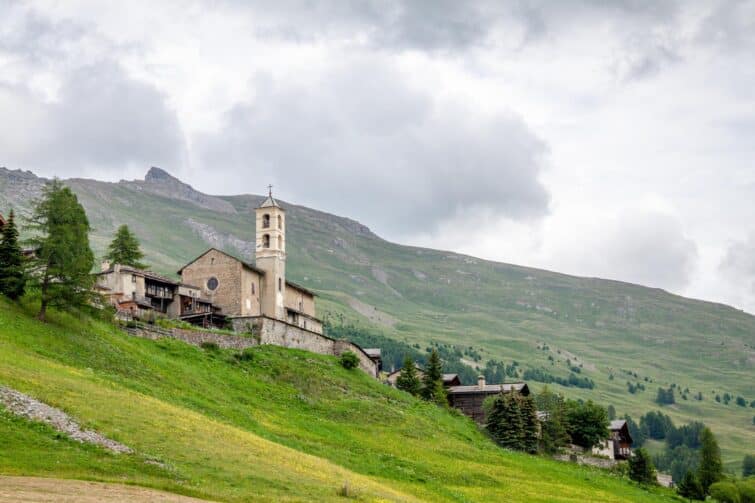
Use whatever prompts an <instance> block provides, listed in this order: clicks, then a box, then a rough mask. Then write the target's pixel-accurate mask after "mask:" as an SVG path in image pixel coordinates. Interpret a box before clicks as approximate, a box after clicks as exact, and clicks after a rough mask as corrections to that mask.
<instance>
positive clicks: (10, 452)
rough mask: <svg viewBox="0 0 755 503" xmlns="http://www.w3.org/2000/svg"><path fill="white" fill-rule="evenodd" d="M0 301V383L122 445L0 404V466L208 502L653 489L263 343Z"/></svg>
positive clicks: (593, 497) (590, 496)
mask: <svg viewBox="0 0 755 503" xmlns="http://www.w3.org/2000/svg"><path fill="white" fill-rule="evenodd" d="M30 311H31V307H29V306H26V307H18V306H13V305H10V304H8V303H6V302H5V301H0V384H2V385H5V386H8V387H11V388H14V389H17V390H19V391H21V392H24V393H27V394H29V395H32V396H34V397H36V398H38V399H39V400H41V401H43V402H45V403H47V404H50V405H52V406H55V407H58V408H60V409H62V410H64V411H65V412H66V413H68V414H70V415H71V416H73V417H75V418H77V419H78V420H79V421H81V422H82V423H83V424H84V425H86V427H87V428H90V429H93V430H95V431H99V432H101V433H102V434H104V435H107V436H108V437H110V438H113V439H115V440H117V441H119V442H122V443H124V444H126V445H128V446H130V447H132V448H133V449H134V450H135V453H134V454H120V455H117V454H113V453H110V452H109V451H104V450H102V449H101V448H98V447H94V446H91V445H84V444H79V443H77V442H73V441H71V440H68V439H66V438H65V437H63V436H61V435H58V434H56V433H55V432H54V431H53V430H50V429H49V428H48V427H47V426H44V425H40V424H36V423H30V422H27V421H25V420H21V419H18V418H16V417H14V416H11V415H9V413H8V412H0V437H1V438H3V442H2V443H0V474H3V475H34V476H44V477H56V478H72V479H90V480H99V481H110V482H113V481H117V482H126V483H129V484H137V485H142V486H148V487H152V488H156V489H162V490H168V491H172V492H177V493H181V494H184V495H189V496H195V497H201V498H207V499H215V500H221V501H242V500H250V499H254V500H270V501H287V500H289V501H294V500H296V501H300V500H335V499H339V498H340V497H341V496H339V494H341V493H345V492H347V493H348V494H350V495H352V496H354V497H356V498H358V499H362V500H384V501H415V500H425V501H428V500H430V501H563V502H567V501H664V500H667V499H668V500H671V498H670V497H669V496H668V493H665V492H664V491H663V490H660V489H657V490H654V491H653V492H648V491H645V490H642V489H639V488H637V487H635V486H633V485H631V484H630V483H628V482H626V481H624V480H622V479H619V478H617V477H615V476H611V475H609V474H606V473H604V472H600V471H597V470H594V469H588V468H579V467H575V466H572V465H569V464H564V463H558V462H555V461H550V460H546V459H543V458H537V457H531V456H527V455H520V454H515V453H508V452H505V451H503V450H501V449H499V448H497V447H496V446H494V445H493V444H491V443H490V442H489V441H488V440H487V439H486V438H485V437H484V436H483V435H482V434H481V433H480V432H479V431H478V430H477V428H476V427H475V426H474V425H473V424H472V423H471V422H470V421H469V420H468V419H466V418H464V417H461V416H460V415H458V414H455V413H450V412H446V411H443V410H440V409H438V408H436V407H434V406H432V405H429V404H426V403H422V402H420V401H417V400H415V399H413V398H411V397H409V396H408V395H406V394H404V393H401V392H398V391H396V390H393V389H391V388H388V387H386V386H384V385H381V384H379V383H378V382H376V381H374V380H372V379H370V378H369V377H367V376H366V375H365V374H364V373H362V372H358V371H347V370H345V369H343V368H341V367H340V366H339V365H338V364H337V362H336V361H335V359H334V358H331V357H325V356H320V355H315V354H312V353H307V352H301V351H295V350H286V349H282V348H277V347H260V348H256V350H255V352H254V353H253V357H252V359H251V361H250V360H240V359H238V358H236V357H234V354H233V353H232V352H225V351H219V350H212V349H207V350H203V349H199V348H195V347H192V346H188V345H185V344H183V343H181V342H178V341H175V340H161V341H149V340H143V339H138V338H133V337H130V336H128V335H125V334H124V333H122V332H120V331H119V330H118V329H116V328H114V327H112V326H110V325H109V324H107V323H104V322H98V321H93V320H90V319H88V318H86V317H83V316H82V317H72V316H68V315H57V316H55V317H54V320H53V321H52V322H51V323H49V324H40V323H39V322H37V321H36V320H34V319H33V317H32V316H30V315H29V313H30Z"/></svg>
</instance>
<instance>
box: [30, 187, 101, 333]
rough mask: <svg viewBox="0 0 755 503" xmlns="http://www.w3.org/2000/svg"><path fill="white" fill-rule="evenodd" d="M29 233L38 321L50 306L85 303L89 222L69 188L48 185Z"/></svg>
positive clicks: (88, 292) (88, 287) (91, 263)
mask: <svg viewBox="0 0 755 503" xmlns="http://www.w3.org/2000/svg"><path fill="white" fill-rule="evenodd" d="M29 230H30V231H31V234H32V235H33V236H34V237H33V238H32V239H30V240H29V243H30V244H32V246H34V248H35V256H34V258H33V259H32V261H31V268H30V271H31V274H30V279H31V280H32V282H33V283H34V284H35V286H36V287H37V288H38V289H39V292H40V296H41V304H40V308H39V314H38V318H39V319H40V320H42V321H44V320H45V316H46V313H47V308H48V307H50V306H55V307H59V308H66V307H76V306H81V305H84V304H86V303H87V302H88V301H89V299H90V298H91V295H92V292H91V289H92V286H93V284H94V277H93V276H92V274H91V272H92V268H93V266H94V254H93V253H92V250H91V248H90V247H89V231H90V226H89V220H88V219H87V215H86V212H85V211H84V208H83V207H82V206H81V204H79V201H78V199H77V198H76V195H75V194H74V193H73V192H72V191H71V189H69V188H68V187H65V186H64V185H63V184H62V183H61V182H60V181H59V180H57V179H56V180H53V181H52V182H51V183H49V184H48V185H47V186H46V187H45V189H44V191H43V193H42V197H41V198H40V199H39V200H38V201H36V202H35V204H34V210H33V213H32V216H31V218H30V220H29Z"/></svg>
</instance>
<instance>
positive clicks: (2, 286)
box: [0, 210, 26, 300]
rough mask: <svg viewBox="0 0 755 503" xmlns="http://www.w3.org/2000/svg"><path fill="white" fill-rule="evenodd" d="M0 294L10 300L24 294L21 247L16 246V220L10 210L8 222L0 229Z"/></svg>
mask: <svg viewBox="0 0 755 503" xmlns="http://www.w3.org/2000/svg"><path fill="white" fill-rule="evenodd" d="M0 233H1V234H2V241H0V293H2V294H3V295H5V296H7V297H8V298H10V299H12V300H16V299H18V298H19V297H21V296H22V295H23V294H24V291H25V289H26V275H25V273H24V260H23V256H22V254H21V246H20V245H19V244H18V229H17V228H16V219H15V215H14V213H13V211H12V210H11V212H10V215H8V221H7V222H6V223H5V225H4V226H2V229H0Z"/></svg>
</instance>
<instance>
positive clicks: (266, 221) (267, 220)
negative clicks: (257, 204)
mask: <svg viewBox="0 0 755 503" xmlns="http://www.w3.org/2000/svg"><path fill="white" fill-rule="evenodd" d="M262 228H263V229H268V228H270V215H268V214H267V213H265V214H264V215H262Z"/></svg>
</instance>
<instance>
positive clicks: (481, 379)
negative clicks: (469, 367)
mask: <svg viewBox="0 0 755 503" xmlns="http://www.w3.org/2000/svg"><path fill="white" fill-rule="evenodd" d="M477 387H478V388H480V389H485V376H477Z"/></svg>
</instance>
